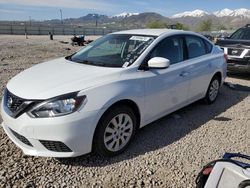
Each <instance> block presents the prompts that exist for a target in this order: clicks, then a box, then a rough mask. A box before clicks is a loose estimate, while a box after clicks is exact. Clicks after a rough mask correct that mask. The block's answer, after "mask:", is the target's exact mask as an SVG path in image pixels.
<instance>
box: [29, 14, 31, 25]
mask: <svg viewBox="0 0 250 188" xmlns="http://www.w3.org/2000/svg"><path fill="white" fill-rule="evenodd" d="M29 20H30V26H31V16H29Z"/></svg>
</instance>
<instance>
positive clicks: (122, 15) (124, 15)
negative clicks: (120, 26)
mask: <svg viewBox="0 0 250 188" xmlns="http://www.w3.org/2000/svg"><path fill="white" fill-rule="evenodd" d="M133 15H139V13H128V12H123V13H121V14H117V15H114V16H112V17H113V18H114V17H116V18H126V17H130V16H133Z"/></svg>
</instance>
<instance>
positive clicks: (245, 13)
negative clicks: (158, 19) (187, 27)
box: [172, 8, 250, 18]
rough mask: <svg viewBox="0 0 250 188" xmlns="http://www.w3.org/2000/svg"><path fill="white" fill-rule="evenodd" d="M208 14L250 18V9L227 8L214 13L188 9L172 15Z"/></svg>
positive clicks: (179, 16) (178, 16) (174, 16)
mask: <svg viewBox="0 0 250 188" xmlns="http://www.w3.org/2000/svg"><path fill="white" fill-rule="evenodd" d="M208 15H214V16H216V17H225V16H230V17H242V18H250V10H249V9H245V8H240V9H235V10H231V9H228V8H225V9H223V10H219V11H216V12H213V13H208V12H205V11H203V10H194V11H187V12H183V13H178V14H175V15H173V16H172V18H183V17H188V16H189V17H203V16H208Z"/></svg>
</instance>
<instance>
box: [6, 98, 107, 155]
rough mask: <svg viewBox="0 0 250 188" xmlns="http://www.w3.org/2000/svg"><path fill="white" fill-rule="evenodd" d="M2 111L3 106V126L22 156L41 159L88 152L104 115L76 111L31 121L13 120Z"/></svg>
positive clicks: (99, 111)
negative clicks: (21, 152) (22, 153)
mask: <svg viewBox="0 0 250 188" xmlns="http://www.w3.org/2000/svg"><path fill="white" fill-rule="evenodd" d="M4 108H5V107H4V105H3V102H2V104H1V113H2V118H3V123H2V126H3V129H4V131H5V132H6V134H7V135H8V136H9V138H10V139H11V140H12V141H13V142H14V143H15V144H16V145H17V146H18V147H19V148H21V149H22V151H23V152H24V154H26V155H32V156H44V157H75V156H79V155H83V154H86V153H89V152H91V149H92V140H93V135H94V131H95V128H96V125H97V123H98V120H99V118H100V116H101V114H102V113H103V112H104V109H103V110H98V111H91V112H86V111H85V112H83V111H79V112H78V111H77V112H74V113H72V114H70V115H66V116H61V117H54V118H31V117H29V116H28V115H27V114H26V113H24V114H22V115H21V116H20V117H18V118H16V119H14V118H12V117H11V116H9V115H8V113H7V112H6V110H5V109H4ZM25 139H26V140H25ZM27 141H28V142H27ZM28 143H30V144H28ZM65 148H66V149H65ZM67 148H68V150H67Z"/></svg>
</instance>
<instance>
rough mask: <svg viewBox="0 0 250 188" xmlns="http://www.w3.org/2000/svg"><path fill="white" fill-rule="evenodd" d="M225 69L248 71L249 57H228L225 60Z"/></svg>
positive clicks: (249, 70)
mask: <svg viewBox="0 0 250 188" xmlns="http://www.w3.org/2000/svg"><path fill="white" fill-rule="evenodd" d="M227 69H228V70H229V71H233V72H248V73H250V58H248V59H238V58H230V59H228V61H227Z"/></svg>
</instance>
